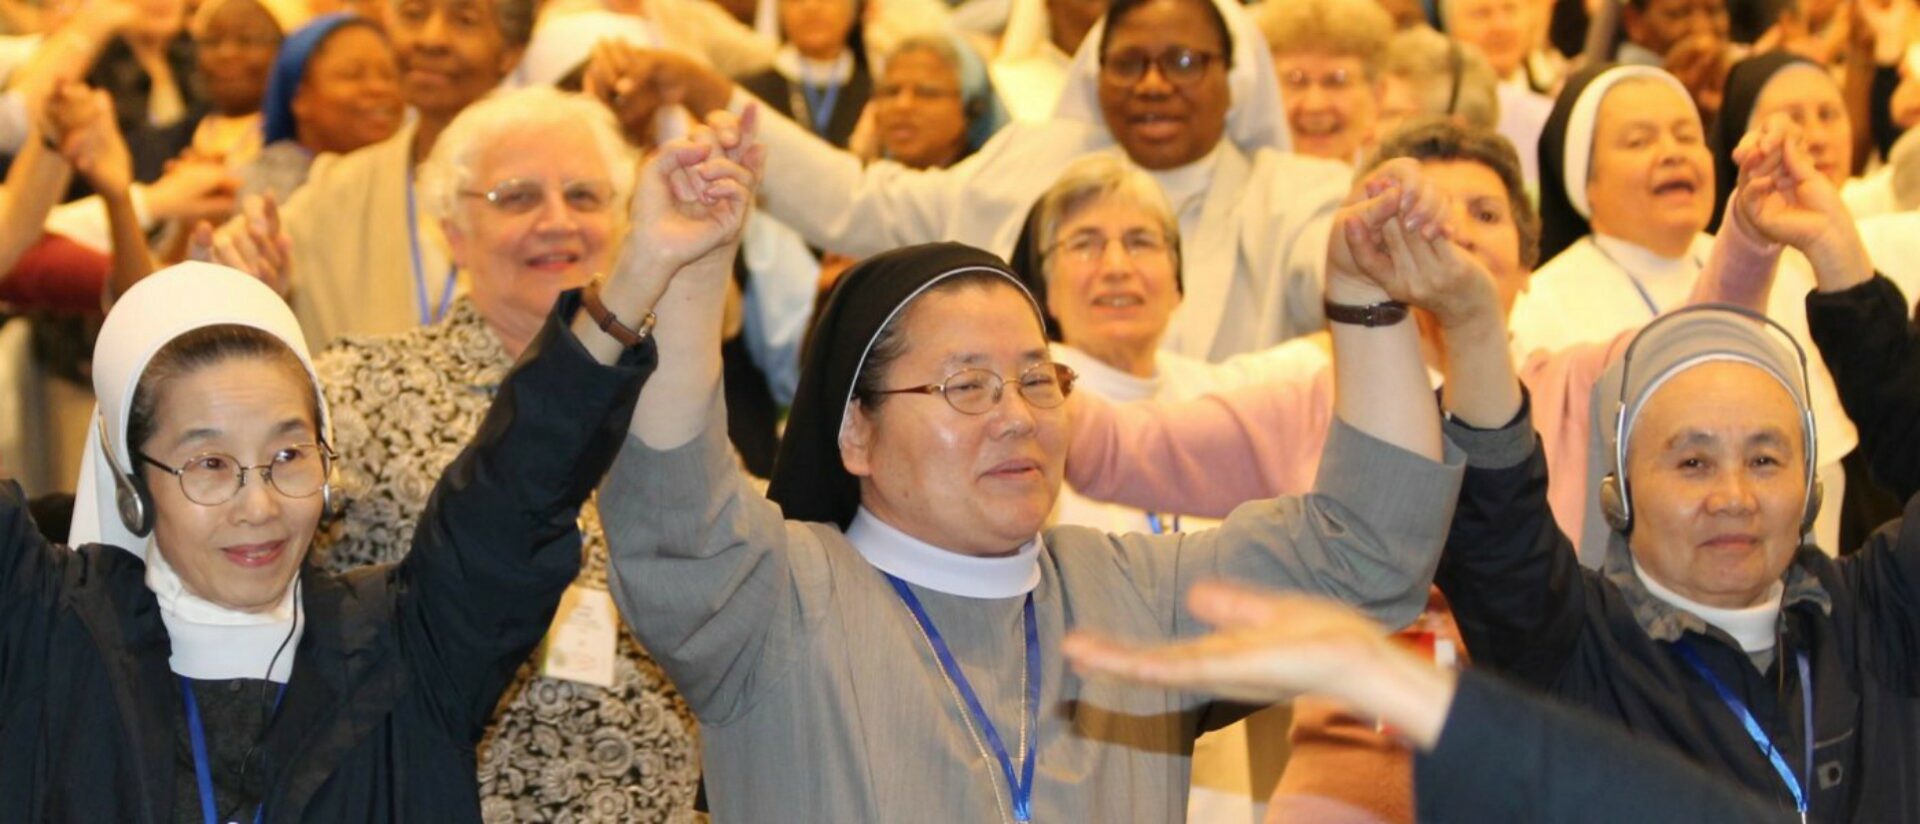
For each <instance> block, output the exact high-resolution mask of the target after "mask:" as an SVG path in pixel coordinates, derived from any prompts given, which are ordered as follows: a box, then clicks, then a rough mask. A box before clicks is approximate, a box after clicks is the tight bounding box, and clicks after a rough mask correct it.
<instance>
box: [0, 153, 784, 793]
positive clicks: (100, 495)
mask: <svg viewBox="0 0 1920 824" xmlns="http://www.w3.org/2000/svg"><path fill="white" fill-rule="evenodd" d="M688 151H692V150H691V147H688ZM694 154H698V152H694ZM695 163H698V165H697V166H695V165H694V164H695ZM669 171H671V172H673V173H676V174H680V175H682V176H683V177H684V176H687V175H693V176H696V178H697V179H702V180H705V181H710V182H707V183H705V184H704V185H703V184H698V183H696V184H695V185H694V186H693V187H692V189H691V190H686V191H687V194H689V195H690V196H691V198H692V199H693V202H694V205H689V200H683V199H681V198H679V197H674V196H669V195H667V194H666V191H667V189H668V185H667V183H666V175H667V173H668V172H669ZM738 171H739V170H738V169H737V167H733V168H731V169H730V168H723V167H722V166H721V165H720V164H716V163H713V162H711V161H699V160H698V158H696V157H693V156H691V155H689V154H687V153H683V152H680V151H672V150H670V151H668V152H666V153H664V154H662V155H659V156H658V158H657V160H656V162H655V165H654V166H652V167H650V168H649V169H648V170H647V175H648V177H649V178H651V179H654V180H656V185H652V186H646V185H644V184H643V190H644V191H648V192H650V193H651V196H640V197H636V202H639V203H641V204H642V205H643V208H642V214H643V216H644V217H646V218H647V219H648V221H649V222H650V223H652V224H653V225H655V226H656V229H657V230H658V231H662V232H665V233H666V235H665V236H667V237H671V238H672V239H673V240H674V241H675V243H674V244H672V246H671V248H668V246H667V244H649V246H648V255H647V257H646V258H645V259H644V260H642V259H639V258H638V257H636V258H635V259H632V260H629V261H626V262H625V263H624V265H622V266H620V267H618V270H617V271H616V273H615V274H614V275H613V276H612V277H611V278H610V279H608V280H607V281H606V282H605V283H604V284H603V285H601V284H596V285H594V286H589V287H587V288H586V289H584V290H581V291H578V292H569V293H567V294H565V295H564V296H562V297H561V299H560V300H559V301H558V303H557V304H556V306H555V308H554V310H553V312H552V314H551V315H550V316H549V317H548V320H547V322H546V325H545V328H544V329H543V330H542V331H541V332H540V334H539V335H538V336H537V337H536V339H535V340H534V341H533V342H532V344H531V345H530V346H529V347H528V348H527V351H526V354H525V355H524V356H523V357H522V358H521V361H520V364H519V366H518V367H517V368H516V369H515V370H514V371H513V372H512V374H510V375H508V376H507V377H506V378H505V380H504V382H503V384H502V386H501V387H500V390H499V395H498V399H497V400H496V402H495V403H494V405H493V407H492V409H491V411H490V412H489V413H488V415H487V419H486V420H485V422H484V423H482V424H481V425H480V427H479V429H478V430H477V434H476V435H475V436H474V441H473V443H472V444H471V445H470V446H469V448H468V449H467V450H466V451H465V452H463V453H462V454H461V455H460V457H458V458H457V459H455V461H454V462H453V464H452V465H451V466H450V467H448V468H447V469H446V470H445V473H444V474H443V476H442V478H441V481H440V482H439V483H438V484H437V487H436V489H435V492H434V494H433V498H432V500H431V501H430V502H429V503H428V505H427V511H426V515H425V516H424V517H423V518H422V519H421V525H420V527H419V528H418V529H417V530H416V531H415V535H414V548H413V551H412V552H411V553H409V554H408V555H407V557H406V558H405V559H404V560H402V561H400V562H399V563H398V564H395V565H390V566H380V567H372V568H367V569H363V570H360V571H357V572H355V573H352V574H348V575H343V576H335V575H330V574H326V573H323V572H321V571H319V569H318V567H317V566H314V565H312V564H310V563H309V559H308V557H307V555H308V548H309V546H310V545H311V541H312V539H313V536H314V533H315V529H316V527H317V526H318V525H319V523H320V522H321V520H322V519H323V518H324V517H326V515H327V513H328V511H329V510H330V509H331V508H332V506H333V504H334V503H335V502H336V500H337V496H336V494H335V491H334V489H333V486H332V482H331V477H330V468H331V466H330V464H331V461H332V458H333V455H332V453H331V450H330V447H329V440H330V426H329V416H328V411H327V407H326V404H325V401H324V397H325V396H324V394H322V393H321V391H320V387H319V386H318V383H317V380H316V379H315V377H314V372H313V367H312V363H311V361H310V359H309V357H308V354H307V348H306V345H305V338H304V337H303V335H302V333H301V330H300V327H299V325H298V323H297V322H296V321H295V320H294V316H293V313H292V312H291V311H290V310H289V309H288V308H287V305H286V303H285V302H284V301H282V300H281V299H280V298H279V296H278V295H276V294H275V293H274V292H273V290H272V289H270V288H269V287H267V286H266V285H264V284H262V283H261V282H259V281H258V280H255V279H254V278H252V277H249V276H247V275H244V274H242V273H240V272H237V271H234V270H230V269H225V268H223V267H218V266H214V265H211V264H203V263H187V264H181V265H179V266H176V267H173V268H170V269H167V270H164V271H162V272H159V273H156V274H155V275H153V276H152V277H150V278H147V279H146V280H143V281H141V282H140V283H139V284H138V285H137V286H135V287H133V288H132V289H130V290H128V292H127V293H126V294H125V295H123V296H121V298H120V300H119V301H118V302H116V303H115V305H114V309H113V312H112V313H111V314H109V315H108V317H107V319H106V322H105V325H104V326H103V328H102V330H101V334H100V338H99V343H98V346H97V348H96V350H95V359H94V370H95V371H94V376H93V377H94V388H95V392H96V394H97V396H98V397H99V400H100V406H99V411H98V414H97V416H96V421H95V427H96V429H95V432H94V434H93V438H92V439H91V440H90V442H89V444H88V447H87V463H86V464H85V465H84V466H83V468H82V476H81V481H80V484H81V485H80V495H79V499H78V501H77V502H76V507H75V513H74V524H75V525H74V529H73V533H72V541H71V545H72V546H73V547H74V548H72V549H69V548H67V547H63V546H55V545H50V544H48V543H47V542H46V541H45V540H44V539H42V538H40V537H39V535H38V532H37V530H36V529H35V528H34V525H33V522H32V520H31V518H29V517H28V516H27V515H26V511H25V502H24V500H23V496H22V494H21V491H20V488H19V486H18V485H16V484H12V483H7V484H4V485H0V593H5V594H4V595H3V596H0V713H4V721H3V722H0V747H4V752H6V753H7V756H6V758H4V759H0V818H4V819H5V820H9V821H143V822H167V821H186V820H196V821H197V820H205V821H266V820H269V819H271V820H273V821H287V822H291V821H314V820H319V821H424V820H433V821H476V822H477V821H479V820H480V806H479V797H478V792H477V788H476V785H475V764H474V747H475V745H476V744H477V743H478V741H479V739H480V736H481V733H482V732H483V730H484V729H485V727H486V724H487V722H488V719H489V718H490V717H491V716H492V714H493V711H494V708H495V706H496V705H497V704H498V702H499V700H500V697H501V693H502V691H503V690H504V689H505V688H506V686H507V685H508V684H509V683H511V681H512V678H513V674H514V671H515V670H516V669H517V668H518V667H519V666H520V664H521V662H522V661H523V660H524V659H525V658H526V657H527V654H528V653H529V652H530V651H531V650H532V649H533V648H534V646H535V644H536V643H537V642H539V640H540V639H541V637H542V636H543V635H545V634H546V631H547V627H548V625H549V622H550V621H551V620H552V619H553V617H554V613H555V611H556V608H557V607H558V605H559V604H560V601H561V598H562V593H564V592H565V591H566V589H567V585H568V584H569V583H570V582H572V581H573V580H574V577H575V576H576V575H577V574H578V572H579V570H580V559H581V546H580V536H579V532H578V528H577V526H576V520H575V519H576V518H577V516H578V515H579V513H580V508H581V505H582V503H583V502H584V501H585V500H586V498H587V496H588V494H589V493H591V492H592V490H593V486H594V484H595V483H597V482H598V480H599V479H600V477H601V475H602V474H603V473H604V471H605V469H606V468H607V465H608V464H609V463H610V462H611V461H612V459H613V457H614V455H615V453H616V452H617V451H618V448H619V443H620V438H621V433H622V431H623V430H624V429H625V425H626V422H627V420H628V419H629V418H630V417H631V415H632V410H633V407H634V404H635V399H636V398H637V397H638V395H639V393H640V391H641V388H642V386H643V385H644V384H645V383H646V382H647V379H648V376H649V375H650V374H651V373H652V367H653V364H654V362H655V348H654V345H653V343H652V342H651V339H650V337H649V336H648V334H647V330H648V329H649V328H650V326H649V324H648V323H646V322H645V321H642V320H641V319H642V318H643V317H651V315H650V313H649V312H648V309H649V308H650V307H651V306H653V305H654V304H655V303H656V302H657V300H658V298H659V296H660V295H661V294H662V293H663V292H665V291H666V290H667V288H668V284H669V281H670V280H671V279H673V278H674V277H675V276H676V272H677V271H679V270H680V269H681V268H682V267H683V265H684V264H686V263H687V262H688V261H690V260H692V259H694V258H702V257H705V256H709V255H719V256H720V257H722V258H726V257H730V253H731V243H732V241H731V238H732V237H733V236H737V234H738V231H739V227H738V219H737V217H734V218H727V217H721V216H716V215H717V213H718V210H719V208H720V207H715V206H712V205H709V204H712V203H720V202H725V203H732V204H736V205H735V206H734V214H735V215H737V213H738V212H739V211H741V210H743V207H744V204H745V198H746V197H747V196H750V195H747V194H745V190H744V189H742V188H741V184H740V182H739V181H741V180H743V179H745V176H744V175H743V174H738V173H737V172H738ZM703 210H704V214H703ZM690 213H691V214H692V215H693V216H692V217H689V214H690Z"/></svg>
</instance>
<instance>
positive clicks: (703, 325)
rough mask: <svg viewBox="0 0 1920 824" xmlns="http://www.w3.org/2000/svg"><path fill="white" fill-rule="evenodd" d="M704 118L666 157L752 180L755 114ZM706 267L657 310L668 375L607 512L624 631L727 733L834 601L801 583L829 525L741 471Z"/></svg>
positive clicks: (653, 387) (715, 267) (650, 199)
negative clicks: (794, 512) (790, 514)
mask: <svg viewBox="0 0 1920 824" xmlns="http://www.w3.org/2000/svg"><path fill="white" fill-rule="evenodd" d="M710 120H711V122H712V126H713V128H712V129H711V131H708V130H706V129H704V128H703V129H696V130H694V134H692V135H690V137H689V138H688V140H685V141H676V142H675V143H671V144H668V147H666V148H665V149H663V150H662V152H661V157H663V158H667V157H675V158H684V159H685V161H686V162H690V163H701V162H705V161H703V160H702V158H704V157H706V156H707V155H706V153H707V152H709V151H716V150H714V149H709V148H705V146H706V144H707V143H708V142H711V143H714V144H719V145H720V147H721V150H724V151H723V152H722V153H723V154H725V155H726V156H727V157H728V158H730V159H735V161H734V162H736V163H737V164H740V165H745V166H748V167H751V168H757V167H758V161H759V151H758V150H757V149H755V148H754V147H755V143H754V140H753V122H752V121H753V116H752V115H751V114H750V115H749V116H748V118H746V120H745V122H739V121H735V120H734V119H733V117H732V115H730V114H728V113H726V112H718V113H716V114H715V115H714V116H712V117H711V118H710ZM688 141H692V143H690V142H688ZM695 143H698V144H701V145H700V146H695V145H694V144H695ZM676 152H678V153H679V154H676ZM651 168H652V167H649V174H651ZM652 180H653V178H652V177H647V176H643V178H642V181H641V186H640V190H639V192H637V193H636V195H635V204H634V209H635V211H636V213H637V214H639V213H646V214H656V215H657V214H660V213H662V212H663V211H664V209H665V208H666V205H665V203H664V201H661V200H658V199H657V198H658V195H659V193H658V192H657V191H654V190H650V189H649V184H650V182H651V181H652ZM742 202H743V203H750V202H751V197H750V194H749V196H747V197H745V198H744V199H743V200H742ZM641 222H642V221H641V220H639V219H636V221H635V223H636V224H640V223H641ZM629 251H631V247H630V249H629ZM726 251H727V252H728V254H729V255H730V254H731V251H732V250H731V249H728V250H726ZM625 260H626V259H624V258H623V265H625V264H624V261H625ZM700 265H701V266H702V267H709V270H707V271H702V272H698V273H696V272H692V271H689V272H686V273H683V274H682V276H681V277H679V278H676V279H675V280H674V283H673V286H672V287H671V288H670V289H669V290H668V292H667V294H666V296H665V297H663V298H662V300H661V301H660V306H659V309H658V310H657V312H658V317H659V325H658V326H657V327H655V333H654V335H655V339H656V340H658V342H659V346H660V353H661V357H660V369H659V371H658V372H657V373H656V374H655V376H654V380H653V381H652V382H651V383H649V384H648V386H647V389H646V390H645V391H644V392H643V393H642V394H641V398H640V404H639V408H638V409H637V410H636V412H635V415H634V418H633V422H632V426H631V429H630V432H629V436H628V438H627V442H626V444H625V446H624V447H623V448H622V450H621V453H620V459H619V461H618V462H617V463H616V465H615V466H614V469H613V472H612V474H610V475H609V476H608V478H607V481H606V484H605V485H604V486H603V487H601V490H600V498H599V506H600V517H601V521H602V523H603V525H604V526H605V528H606V534H607V543H608V547H609V549H610V555H611V558H610V561H611V564H612V570H613V579H614V587H613V594H614V598H615V600H616V601H617V602H618V604H619V606H620V610H621V613H622V614H623V615H624V616H625V617H626V619H627V624H628V626H630V627H631V628H632V629H633V631H634V634H635V635H637V636H638V637H639V638H640V641H641V643H642V645H644V646H645V647H646V648H647V650H648V652H649V653H650V654H652V655H653V657H654V658H655V659H656V660H658V661H659V662H660V664H661V666H663V667H664V668H665V669H666V671H667V674H668V675H669V676H671V677H672V678H673V680H674V684H675V686H677V687H679V689H680V691H681V692H682V693H683V694H685V695H686V697H687V701H688V703H689V704H690V705H691V706H692V707H693V710H694V712H695V713H696V714H698V715H699V717H700V718H701V720H702V721H703V722H706V723H725V722H726V721H727V720H729V719H731V718H734V717H736V716H737V714H738V713H740V712H743V711H744V710H745V709H746V708H747V707H748V706H750V705H751V701H752V698H753V696H754V695H755V694H756V689H757V688H758V687H760V686H762V685H765V684H767V683H771V682H772V681H773V680H774V679H776V678H777V677H778V671H779V668H780V666H781V662H782V661H784V660H791V658H790V656H791V655H793V654H797V653H798V650H799V648H800V645H799V644H797V643H794V642H793V640H794V639H795V638H798V637H800V636H801V635H802V634H803V633H804V632H805V627H806V626H807V625H808V617H807V609H808V604H814V603H819V602H820V601H818V600H817V599H809V598H808V597H807V594H808V593H823V592H825V591H827V589H828V587H827V586H826V585H825V584H824V583H823V582H821V581H817V580H801V579H798V578H796V577H795V576H796V575H798V574H802V573H801V572H800V571H801V570H822V569H824V564H820V563H812V564H806V563H800V562H799V560H798V559H800V558H802V557H804V556H806V555H808V554H809V553H816V554H817V553H818V552H820V550H821V545H820V542H819V540H818V539H817V538H815V537H814V536H811V535H810V534H809V532H810V530H812V529H825V528H826V527H817V526H809V525H801V524H797V523H789V522H787V521H785V520H783V519H782V517H781V514H780V511H779V509H778V508H777V507H775V506H774V505H773V504H772V503H771V502H769V501H768V500H767V499H766V498H765V497H764V496H762V495H760V494H759V493H758V492H756V491H754V490H753V489H752V488H751V487H749V486H748V485H747V483H746V481H745V478H744V476H743V475H742V473H741V472H740V471H739V468H738V465H737V463H736V460H735V458H734V457H733V455H732V452H731V450H730V448H729V446H728V444H727V434H726V408H725V405H724V402H723V401H722V398H721V393H720V349H719V345H718V342H719V340H720V326H721V314H722V311H723V308H724V299H725V294H726V293H725V286H726V282H727V278H728V277H729V276H730V273H731V272H730V269H731V260H730V259H729V258H727V257H718V258H715V259H713V260H711V261H703V262H702V263H701V264H700ZM690 275H698V276H697V277H689V276H690Z"/></svg>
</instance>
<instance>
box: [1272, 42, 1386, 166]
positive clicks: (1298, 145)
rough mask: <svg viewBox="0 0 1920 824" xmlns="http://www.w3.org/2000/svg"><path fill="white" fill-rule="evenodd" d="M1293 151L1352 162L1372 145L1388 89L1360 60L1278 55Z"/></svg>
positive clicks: (1311, 54) (1277, 68) (1305, 54)
mask: <svg viewBox="0 0 1920 824" xmlns="http://www.w3.org/2000/svg"><path fill="white" fill-rule="evenodd" d="M1273 68H1274V71H1276V72H1278V73H1279V75H1280V91H1281V99H1282V101H1283V102H1284V103H1285V104H1286V109H1287V126H1288V128H1289V129H1290V130H1291V131H1292V132H1293V150H1294V151H1296V152H1299V153H1301V154H1303V155H1308V156H1311V157H1324V158H1326V159H1328V160H1338V161H1340V162H1342V163H1353V162H1354V161H1355V160H1356V159H1357V158H1358V157H1359V155H1360V153H1361V151H1362V150H1364V149H1365V148H1366V146H1367V145H1368V144H1369V143H1371V142H1372V140H1373V135H1374V131H1373V130H1374V125H1375V122H1376V121H1377V120H1378V119H1379V116H1380V101H1381V97H1382V96H1383V94H1384V91H1385V90H1384V89H1382V88H1381V87H1380V85H1379V84H1377V83H1375V82H1373V81H1371V80H1368V79H1367V76H1366V63H1365V62H1363V61H1362V60H1361V59H1360V58H1358V57H1352V56H1346V55H1335V54H1328V53H1326V52H1301V53H1296V54H1288V55H1279V54H1276V55H1274V56H1273Z"/></svg>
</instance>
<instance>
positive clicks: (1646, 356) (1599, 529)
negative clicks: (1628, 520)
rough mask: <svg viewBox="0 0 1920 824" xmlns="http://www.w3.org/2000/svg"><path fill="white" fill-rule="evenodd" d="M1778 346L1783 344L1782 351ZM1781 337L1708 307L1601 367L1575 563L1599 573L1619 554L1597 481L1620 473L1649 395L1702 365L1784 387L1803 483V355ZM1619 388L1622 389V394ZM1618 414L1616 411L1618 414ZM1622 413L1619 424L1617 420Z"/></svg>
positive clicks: (1767, 325) (1738, 313) (1756, 319)
mask: <svg viewBox="0 0 1920 824" xmlns="http://www.w3.org/2000/svg"><path fill="white" fill-rule="evenodd" d="M1782 341H1786V343H1785V344H1783V343H1782ZM1792 341H1793V339H1792V338H1791V337H1790V336H1788V335H1787V333H1786V332H1785V330H1782V329H1780V328H1779V327H1778V326H1777V325H1775V324H1774V323H1772V322H1771V321H1768V320H1767V319H1766V318H1765V317H1763V316H1761V315H1758V314H1755V313H1754V312H1752V311H1750V310H1747V309H1744V308H1742V307H1738V306H1732V305H1728V304H1718V303H1709V304H1702V305H1698V306H1691V307H1687V308H1684V309H1677V310H1675V311H1673V312H1669V313H1667V314H1666V315H1664V316H1662V317H1660V318H1659V319H1657V320H1655V321H1653V322H1652V323H1649V324H1647V326H1646V327H1645V328H1644V329H1641V330H1640V333H1639V334H1638V335H1637V336H1635V337H1634V339H1633V343H1632V344H1631V345H1630V346H1629V347H1628V348H1627V350H1626V352H1625V353H1623V354H1622V355H1621V356H1620V357H1619V358H1615V359H1614V361H1613V362H1612V363H1611V364H1608V366H1607V370H1606V372H1604V373H1603V374H1601V376H1600V381H1599V382H1598V383H1596V384H1594V387H1593V402H1592V403H1591V404H1590V405H1589V406H1590V408H1591V409H1592V410H1593V411H1592V416H1593V417H1592V420H1591V422H1590V423H1591V428H1590V429H1589V430H1588V434H1587V500H1586V510H1587V513H1586V520H1585V521H1584V522H1583V526H1582V527H1581V531H1582V533H1583V534H1582V535H1581V536H1580V563H1581V565H1582V566H1586V567H1589V568H1592V569H1598V568H1600V565H1601V562H1602V561H1603V560H1604V559H1605V558H1606V556H1607V554H1609V553H1611V552H1613V551H1614V549H1615V547H1614V546H1613V545H1614V544H1616V543H1617V544H1619V547H1618V548H1619V549H1621V550H1625V549H1626V536H1625V535H1622V534H1620V533H1619V532H1617V531H1615V530H1614V529H1613V527H1612V526H1611V525H1609V524H1608V523H1607V518H1606V514H1605V513H1604V512H1603V511H1602V509H1601V506H1600V484H1601V479H1602V478H1604V477H1606V475H1607V474H1608V473H1614V472H1624V468H1623V467H1622V466H1621V463H1622V458H1623V457H1624V456H1623V454H1622V451H1621V449H1620V439H1621V438H1627V439H1631V437H1632V434H1633V427H1634V425H1635V423H1637V421H1638V419H1639V417H1640V412H1641V410H1642V409H1645V408H1646V405H1647V401H1648V400H1649V399H1650V398H1652V397H1653V393H1654V392H1655V391H1657V390H1659V388H1660V387H1661V386H1663V385H1665V384H1666V382H1667V381H1669V380H1671V379H1672V378H1673V377H1674V376H1675V375H1678V374H1680V373H1681V372H1685V371H1686V370H1688V369H1692V368H1693V367H1695V366H1699V365H1701V364H1705V363H1717V362H1734V363H1744V364H1748V365H1750V366H1754V367H1757V368H1759V369H1760V370H1761V371H1762V372H1765V373H1767V374H1768V375H1770V376H1772V377H1773V379H1774V380H1776V381H1779V382H1780V385H1781V386H1783V387H1786V390H1787V394H1789V395H1791V396H1792V397H1793V403H1794V406H1796V407H1798V408H1799V409H1800V418H1801V424H1800V425H1801V433H1800V435H1801V442H1802V443H1804V444H1806V449H1807V455H1806V466H1807V484H1808V486H1809V488H1811V486H1812V483H1813V467H1814V466H1815V465H1816V464H1817V459H1816V457H1815V445H1814V444H1815V442H1814V434H1813V431H1814V430H1813V411H1812V409H1811V408H1810V407H1809V406H1808V405H1807V385H1806V354H1805V353H1804V352H1802V351H1801V350H1800V349H1799V345H1798V344H1796V343H1793V342H1792ZM1622 381H1625V382H1626V386H1625V391H1624V392H1622V391H1621V390H1622V386H1621V383H1622ZM1623 407H1624V409H1623ZM1623 411H1624V413H1625V417H1624V418H1622V417H1621V415H1622V412H1623Z"/></svg>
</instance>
